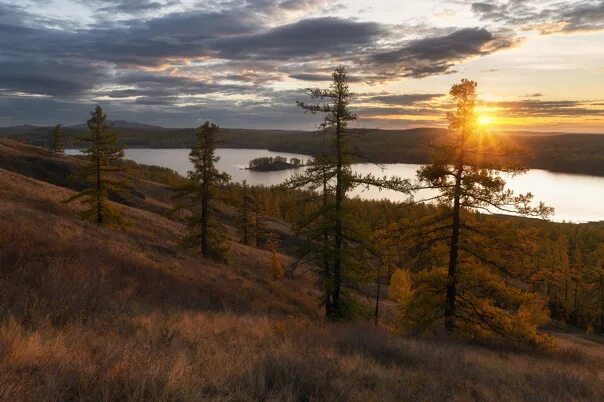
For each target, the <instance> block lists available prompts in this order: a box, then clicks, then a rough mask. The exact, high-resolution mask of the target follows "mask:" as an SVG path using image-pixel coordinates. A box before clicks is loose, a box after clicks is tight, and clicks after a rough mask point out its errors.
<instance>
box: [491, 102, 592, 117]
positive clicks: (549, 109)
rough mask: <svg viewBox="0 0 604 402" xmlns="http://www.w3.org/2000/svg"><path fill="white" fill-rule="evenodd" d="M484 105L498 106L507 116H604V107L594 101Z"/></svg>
mask: <svg viewBox="0 0 604 402" xmlns="http://www.w3.org/2000/svg"><path fill="white" fill-rule="evenodd" d="M482 104H483V105H484V106H488V107H494V108H498V109H500V110H501V111H500V112H498V114H501V115H503V116H506V117H572V116H593V117H596V116H604V109H600V108H597V106H598V104H597V103H596V102H594V101H588V100H584V101H574V100H572V101H571V100H559V101H544V100H536V99H526V100H520V101H507V102H483V103H482Z"/></svg>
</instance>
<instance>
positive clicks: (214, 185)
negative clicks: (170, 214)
mask: <svg viewBox="0 0 604 402" xmlns="http://www.w3.org/2000/svg"><path fill="white" fill-rule="evenodd" d="M218 130H219V128H218V126H217V125H215V124H213V123H210V122H208V121H206V122H205V123H204V124H203V125H202V126H201V127H199V129H198V130H197V132H196V139H197V143H196V144H195V146H194V147H193V148H191V152H190V153H189V160H190V161H191V163H192V164H193V170H191V171H189V172H188V174H187V177H188V180H187V182H186V183H184V184H182V185H179V186H178V187H176V188H175V196H174V202H175V210H176V211H180V210H187V211H188V212H189V214H188V216H187V226H188V233H187V235H186V236H185V245H186V246H189V247H199V250H200V251H201V255H202V256H203V257H205V258H213V259H219V260H223V261H225V262H226V254H227V247H226V245H225V236H224V235H223V234H222V231H221V230H220V228H219V223H218V222H217V221H216V219H215V216H214V215H215V212H216V207H217V206H216V203H215V201H216V198H217V194H218V190H219V189H220V187H221V186H223V185H225V184H227V183H228V182H229V180H230V176H229V175H228V174H226V173H221V172H219V171H218V170H217V169H216V163H217V162H218V161H219V160H220V157H218V156H216V153H215V150H216V142H217V141H216V135H217V133H218Z"/></svg>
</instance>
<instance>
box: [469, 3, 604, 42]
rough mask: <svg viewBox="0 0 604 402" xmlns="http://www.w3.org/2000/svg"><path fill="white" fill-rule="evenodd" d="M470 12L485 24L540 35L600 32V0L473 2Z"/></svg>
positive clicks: (603, 17)
mask: <svg viewBox="0 0 604 402" xmlns="http://www.w3.org/2000/svg"><path fill="white" fill-rule="evenodd" d="M471 9H472V11H473V12H474V13H475V14H476V15H478V16H479V17H480V18H481V19H483V20H485V21H494V22H498V23H501V24H504V25H507V26H509V27H515V28H518V27H522V28H524V29H530V30H537V31H539V32H541V33H542V34H551V33H573V32H583V31H595V30H602V29H604V1H602V0H582V1H572V2H559V1H543V0H541V1H530V2H529V1H524V0H508V1H505V2H503V3H494V2H474V3H472V4H471Z"/></svg>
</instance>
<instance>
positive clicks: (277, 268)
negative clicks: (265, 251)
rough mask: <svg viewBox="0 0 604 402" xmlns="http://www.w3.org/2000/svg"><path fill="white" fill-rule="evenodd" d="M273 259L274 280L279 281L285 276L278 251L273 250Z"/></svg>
mask: <svg viewBox="0 0 604 402" xmlns="http://www.w3.org/2000/svg"><path fill="white" fill-rule="evenodd" d="M272 253H273V254H272V257H271V265H272V268H273V279H274V280H277V279H279V278H281V277H282V276H283V269H282V268H281V260H280V259H279V255H278V254H277V250H274V249H273V252H272Z"/></svg>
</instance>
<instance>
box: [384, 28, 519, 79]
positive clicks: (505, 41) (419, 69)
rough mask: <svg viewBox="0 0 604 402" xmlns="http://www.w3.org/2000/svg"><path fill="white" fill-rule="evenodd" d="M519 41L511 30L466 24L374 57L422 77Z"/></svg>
mask: <svg viewBox="0 0 604 402" xmlns="http://www.w3.org/2000/svg"><path fill="white" fill-rule="evenodd" d="M517 43H518V39H516V38H515V37H514V36H513V35H511V34H510V33H509V32H502V33H492V32H490V31H488V30H487V29H485V28H464V29H460V30H457V31H454V32H451V33H449V34H447V35H443V36H435V37H428V38H423V39H417V40H415V41H412V42H409V43H407V44H405V45H403V46H402V47H401V48H399V49H396V50H391V51H387V52H382V53H378V54H375V55H374V56H372V61H373V62H374V63H375V64H376V65H377V66H380V67H382V68H384V67H389V68H391V69H393V70H394V71H397V72H398V73H399V74H401V75H403V76H406V77H413V78H421V77H426V76H428V75H433V74H441V73H448V72H451V70H452V68H453V67H454V66H455V65H456V64H457V63H459V62H461V61H463V60H466V59H469V58H471V57H476V56H484V55H487V54H491V53H494V52H496V51H499V50H502V49H507V48H510V47H513V46H515V45H516V44H517Z"/></svg>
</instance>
